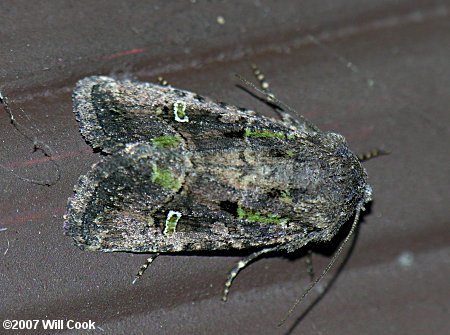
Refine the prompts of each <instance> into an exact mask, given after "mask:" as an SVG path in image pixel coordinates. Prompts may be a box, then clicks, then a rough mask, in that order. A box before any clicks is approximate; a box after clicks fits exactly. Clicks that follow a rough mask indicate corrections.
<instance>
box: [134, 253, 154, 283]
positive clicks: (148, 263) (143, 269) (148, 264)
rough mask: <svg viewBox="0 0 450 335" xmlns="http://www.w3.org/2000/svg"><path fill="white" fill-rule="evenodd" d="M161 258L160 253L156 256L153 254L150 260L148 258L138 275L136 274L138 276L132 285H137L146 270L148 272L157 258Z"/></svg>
mask: <svg viewBox="0 0 450 335" xmlns="http://www.w3.org/2000/svg"><path fill="white" fill-rule="evenodd" d="M158 256H159V253H156V254H152V255H151V256H150V257H149V258H147V260H146V261H145V263H144V264H142V266H141V268H140V269H139V271H138V273H137V274H136V276H135V277H134V279H133V282H132V284H135V283H136V282H137V281H138V279H139V278H141V277H142V275H143V274H144V272H145V270H147V268H148V267H149V266H150V264H152V262H153V261H154V260H155V258H156V257H158Z"/></svg>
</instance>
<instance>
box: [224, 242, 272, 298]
mask: <svg viewBox="0 0 450 335" xmlns="http://www.w3.org/2000/svg"><path fill="white" fill-rule="evenodd" d="M277 250H279V247H272V248H265V249H261V250H258V251H256V252H254V253H252V254H251V255H249V256H247V257H245V258H244V259H242V260H240V261H239V262H238V263H237V264H236V266H235V267H234V268H233V269H232V270H231V271H230V273H229V274H228V279H227V281H226V283H225V289H224V290H223V296H222V300H223V301H227V297H228V292H230V288H231V284H232V283H233V280H234V278H236V276H237V275H238V273H239V271H241V270H242V269H243V268H245V267H246V266H247V265H248V263H250V262H252V261H253V260H255V259H256V258H258V257H259V256H261V255H263V254H266V253H268V252H272V251H277Z"/></svg>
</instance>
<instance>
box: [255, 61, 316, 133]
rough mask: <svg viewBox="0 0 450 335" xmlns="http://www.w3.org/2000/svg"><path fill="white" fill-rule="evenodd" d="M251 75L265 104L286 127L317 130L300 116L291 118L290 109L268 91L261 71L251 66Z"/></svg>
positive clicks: (267, 85) (267, 84)
mask: <svg viewBox="0 0 450 335" xmlns="http://www.w3.org/2000/svg"><path fill="white" fill-rule="evenodd" d="M252 69H253V74H254V76H255V77H256V79H257V80H258V82H259V86H260V89H261V91H262V93H264V95H265V97H266V101H267V103H268V104H269V105H270V106H271V107H272V109H273V110H274V111H275V113H277V114H278V115H279V116H280V118H281V119H282V120H283V122H284V123H285V124H287V125H288V126H292V127H295V128H299V129H304V128H308V129H311V130H314V131H315V130H317V127H316V126H314V125H313V124H312V123H310V122H309V121H307V120H306V119H305V118H303V117H302V116H299V119H298V120H297V119H295V118H293V117H292V116H291V114H290V113H292V112H293V110H292V108H290V107H289V106H287V105H286V104H284V103H283V102H281V101H280V100H278V99H277V97H275V94H273V92H272V91H271V90H270V88H269V86H270V85H269V83H268V82H267V81H266V77H265V75H264V74H263V73H262V72H261V70H260V69H259V68H258V67H257V66H256V65H255V64H252ZM288 112H290V113H288Z"/></svg>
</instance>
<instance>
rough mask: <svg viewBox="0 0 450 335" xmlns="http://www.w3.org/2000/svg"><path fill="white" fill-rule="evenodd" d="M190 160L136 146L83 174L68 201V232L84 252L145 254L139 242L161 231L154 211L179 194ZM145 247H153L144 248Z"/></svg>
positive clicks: (180, 152) (174, 152)
mask: <svg viewBox="0 0 450 335" xmlns="http://www.w3.org/2000/svg"><path fill="white" fill-rule="evenodd" d="M189 165H190V163H189V160H188V158H187V157H186V155H185V153H184V152H183V150H182V149H170V150H165V149H161V148H155V147H154V146H152V145H150V144H147V143H135V144H132V145H128V146H126V147H125V148H124V149H122V150H120V151H119V152H117V153H115V154H112V155H110V156H107V157H106V158H105V159H104V160H102V161H100V162H99V163H98V164H96V165H94V166H93V167H92V169H91V171H89V173H88V174H87V175H85V176H82V177H81V178H80V180H79V182H78V185H77V186H76V187H75V194H74V196H72V197H71V198H70V199H69V202H68V210H67V214H66V216H65V225H64V226H65V229H66V234H67V235H69V236H71V237H72V238H73V239H74V241H75V244H77V245H78V246H79V247H81V248H83V249H84V248H86V249H90V250H103V251H116V250H124V251H137V252H139V251H141V250H140V249H139V248H134V247H131V246H128V245H126V243H125V244H124V241H127V240H135V241H137V242H139V239H142V236H151V235H152V234H153V233H155V232H158V231H156V230H157V229H158V228H157V227H155V226H154V224H153V217H152V215H153V213H154V212H155V211H157V210H158V209H160V208H161V207H163V206H164V204H166V203H167V202H169V201H170V200H171V199H172V198H173V196H174V195H175V194H176V193H177V192H178V191H180V189H181V187H182V185H183V182H184V179H185V175H186V170H188V169H189ZM142 247H143V248H146V249H145V250H144V251H148V250H147V249H148V248H149V247H150V246H142Z"/></svg>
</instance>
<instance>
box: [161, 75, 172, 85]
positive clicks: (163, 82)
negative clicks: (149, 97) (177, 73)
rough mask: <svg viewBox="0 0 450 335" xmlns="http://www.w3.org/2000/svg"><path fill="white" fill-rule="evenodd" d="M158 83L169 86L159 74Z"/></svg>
mask: <svg viewBox="0 0 450 335" xmlns="http://www.w3.org/2000/svg"><path fill="white" fill-rule="evenodd" d="M158 84H160V85H161V86H170V84H169V82H168V81H167V80H165V79H164V78H163V77H161V76H159V77H158Z"/></svg>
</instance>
